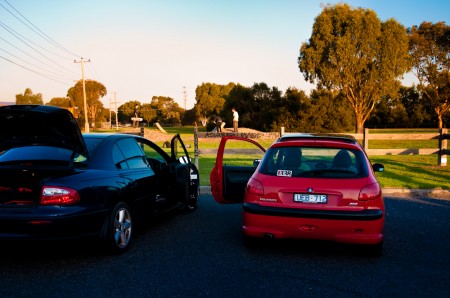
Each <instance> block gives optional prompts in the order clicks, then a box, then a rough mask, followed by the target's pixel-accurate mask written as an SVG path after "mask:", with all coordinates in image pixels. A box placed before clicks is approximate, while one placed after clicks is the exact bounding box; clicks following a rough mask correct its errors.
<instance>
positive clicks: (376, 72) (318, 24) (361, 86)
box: [298, 4, 411, 133]
mask: <svg viewBox="0 0 450 298" xmlns="http://www.w3.org/2000/svg"><path fill="white" fill-rule="evenodd" d="M298 65H299V69H300V71H301V72H303V74H304V77H305V79H306V80H307V81H310V82H311V83H318V87H319V88H322V87H324V88H327V89H330V90H339V91H342V92H343V94H344V95H345V98H346V99H347V100H348V101H349V102H350V104H351V106H352V108H353V111H354V115H355V120H356V122H355V125H356V132H357V133H362V132H363V130H364V123H365V121H366V120H367V119H368V117H369V116H370V114H371V112H372V111H373V109H374V106H375V103H376V102H377V101H379V100H381V99H382V98H383V97H395V93H396V92H397V90H398V88H399V86H400V82H399V79H401V76H402V75H403V74H404V73H405V72H407V71H409V70H410V67H411V60H410V56H409V53H408V36H407V34H406V29H405V28H404V27H403V26H402V25H401V24H399V23H398V22H397V21H395V20H394V19H389V20H387V21H386V22H381V21H380V20H379V19H378V17H377V15H376V14H375V12H374V11H372V10H370V9H362V8H358V9H353V8H351V7H350V6H349V5H348V4H336V5H327V6H325V7H324V9H323V11H322V13H321V14H320V15H319V16H318V17H317V18H316V19H315V21H314V25H313V32H312V35H311V38H310V39H309V41H308V42H305V43H303V44H302V45H301V48H300V55H299V58H298Z"/></svg>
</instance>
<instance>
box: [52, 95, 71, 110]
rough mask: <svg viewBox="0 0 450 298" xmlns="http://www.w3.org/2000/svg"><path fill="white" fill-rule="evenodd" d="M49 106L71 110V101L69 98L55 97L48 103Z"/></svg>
mask: <svg viewBox="0 0 450 298" xmlns="http://www.w3.org/2000/svg"><path fill="white" fill-rule="evenodd" d="M47 105H49V106H54V107H60V108H70V100H69V98H68V97H54V98H52V99H51V100H50V101H49V102H48V103H47Z"/></svg>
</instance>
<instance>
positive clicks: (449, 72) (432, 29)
mask: <svg viewBox="0 0 450 298" xmlns="http://www.w3.org/2000/svg"><path fill="white" fill-rule="evenodd" d="M408 33H409V39H410V44H409V45H410V47H409V49H410V52H411V55H412V57H413V61H414V66H413V71H412V72H413V73H414V75H415V76H416V77H417V79H418V80H419V85H418V89H419V90H420V91H421V92H422V93H423V94H424V95H425V98H426V99H428V101H429V102H430V103H431V105H432V107H433V108H434V111H435V112H436V115H437V118H438V126H439V128H442V127H443V117H444V115H445V114H446V113H447V112H448V111H450V97H449V96H450V27H449V26H447V25H446V24H445V22H438V23H435V24H432V23H430V22H423V23H422V24H420V26H419V27H417V26H413V27H412V28H411V29H410V30H409V32H408Z"/></svg>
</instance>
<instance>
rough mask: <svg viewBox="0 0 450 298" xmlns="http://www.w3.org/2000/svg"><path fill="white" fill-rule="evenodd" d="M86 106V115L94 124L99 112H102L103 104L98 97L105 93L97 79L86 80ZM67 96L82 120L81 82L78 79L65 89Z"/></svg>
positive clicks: (104, 88) (82, 99)
mask: <svg viewBox="0 0 450 298" xmlns="http://www.w3.org/2000/svg"><path fill="white" fill-rule="evenodd" d="M85 90H86V108H87V114H88V117H89V118H90V119H91V123H92V124H93V125H95V121H96V118H97V116H98V115H99V113H101V112H102V109H103V104H102V102H101V101H100V98H102V97H104V96H105V95H106V94H107V90H106V87H105V86H104V85H103V84H102V83H99V82H97V81H94V80H86V81H85ZM67 97H69V99H70V100H71V104H72V106H73V107H74V108H75V109H76V110H78V111H79V115H80V118H83V120H84V108H85V107H84V95H83V82H82V81H81V80H80V81H78V82H77V83H76V84H75V86H73V87H71V88H70V89H69V90H68V91H67Z"/></svg>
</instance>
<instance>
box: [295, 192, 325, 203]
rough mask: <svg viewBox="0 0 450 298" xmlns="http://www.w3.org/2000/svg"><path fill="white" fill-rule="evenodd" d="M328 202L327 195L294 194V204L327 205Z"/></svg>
mask: <svg viewBox="0 0 450 298" xmlns="http://www.w3.org/2000/svg"><path fill="white" fill-rule="evenodd" d="M327 201H328V198H327V195H316V194H304V193H296V194H294V202H299V203H317V204H326V203H327Z"/></svg>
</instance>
